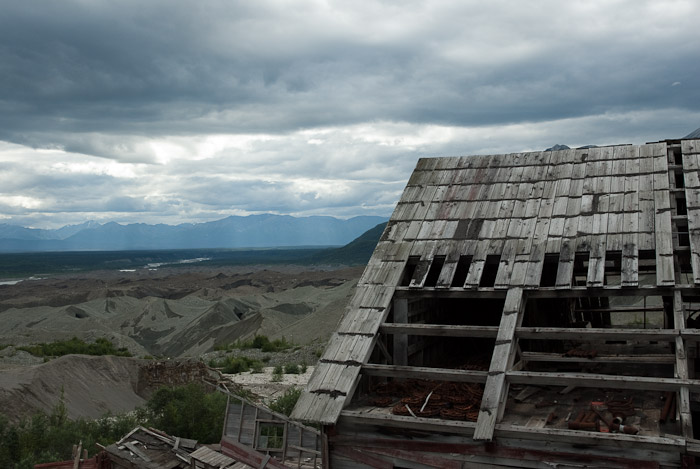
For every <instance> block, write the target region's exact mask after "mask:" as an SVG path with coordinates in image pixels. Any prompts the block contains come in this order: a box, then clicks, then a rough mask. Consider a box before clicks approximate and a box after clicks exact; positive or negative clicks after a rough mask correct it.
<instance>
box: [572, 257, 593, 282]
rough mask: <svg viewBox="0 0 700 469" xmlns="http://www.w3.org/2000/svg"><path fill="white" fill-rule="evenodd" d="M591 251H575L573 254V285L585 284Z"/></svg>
mask: <svg viewBox="0 0 700 469" xmlns="http://www.w3.org/2000/svg"><path fill="white" fill-rule="evenodd" d="M590 258H591V253H590V252H588V251H582V252H577V253H576V254H575V255H574V285H575V286H581V285H586V278H587V277H588V262H589V261H590Z"/></svg>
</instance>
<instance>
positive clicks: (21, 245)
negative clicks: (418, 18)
mask: <svg viewBox="0 0 700 469" xmlns="http://www.w3.org/2000/svg"><path fill="white" fill-rule="evenodd" d="M384 221H386V218H383V217H375V216H360V217H354V218H350V219H347V220H341V219H338V218H333V217H321V216H314V217H299V218H297V217H292V216H289V215H272V214H263V215H250V216H246V217H240V216H230V217H227V218H224V219H221V220H216V221H211V222H206V223H196V224H193V223H183V224H180V225H164V224H159V225H148V224H145V223H135V224H129V225H120V224H118V223H115V222H109V223H105V224H99V223H96V222H86V223H84V224H82V225H69V226H65V227H63V228H60V229H58V230H42V229H32V228H24V227H20V226H15V225H8V224H0V252H48V251H122V250H139V249H217V248H223V249H231V248H234V249H235V248H265V247H278V246H287V247H294V246H340V245H344V244H347V243H349V242H350V241H352V240H354V239H355V238H357V237H358V236H360V235H361V234H363V233H364V232H365V231H367V230H369V229H371V228H373V227H374V226H376V225H377V224H378V223H381V222H384Z"/></svg>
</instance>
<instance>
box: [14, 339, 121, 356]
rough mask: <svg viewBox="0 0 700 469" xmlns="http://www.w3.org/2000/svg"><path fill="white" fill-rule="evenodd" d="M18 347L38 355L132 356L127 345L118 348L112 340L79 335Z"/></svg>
mask: <svg viewBox="0 0 700 469" xmlns="http://www.w3.org/2000/svg"><path fill="white" fill-rule="evenodd" d="M18 348H19V349H20V350H24V351H25V352H29V353H31V354H32V355H34V356H37V357H61V356H63V355H68V354H71V353H78V354H82V355H116V356H119V357H130V356H131V353H129V351H128V350H127V349H126V347H120V348H116V347H115V346H114V344H113V343H112V342H110V341H109V340H107V339H105V338H102V337H101V338H99V339H97V340H95V342H93V343H87V342H85V341H83V340H80V339H78V338H77V337H73V338H72V339H70V340H57V341H55V342H51V343H49V344H46V343H41V344H37V345H28V346H22V347H18Z"/></svg>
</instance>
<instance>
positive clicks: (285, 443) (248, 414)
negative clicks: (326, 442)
mask: <svg viewBox="0 0 700 469" xmlns="http://www.w3.org/2000/svg"><path fill="white" fill-rule="evenodd" d="M218 390H219V391H221V392H225V393H226V394H227V395H228V402H227V404H226V417H225V419H224V429H223V434H222V436H221V452H222V453H223V454H225V455H227V456H230V457H232V458H235V459H236V460H238V461H242V462H244V463H246V464H249V465H250V466H252V467H269V468H297V469H302V468H304V469H309V468H311V469H313V468H317V467H320V466H321V441H322V440H321V437H320V432H319V431H318V430H316V429H315V428H311V427H307V426H305V425H302V424H300V423H299V422H294V421H291V420H290V419H289V418H288V417H287V416H285V415H281V414H278V413H276V412H273V411H271V410H270V409H267V408H265V407H263V406H260V405H256V404H254V403H252V402H250V401H247V400H245V399H243V398H241V397H239V396H236V395H233V394H230V393H229V392H228V391H225V390H222V389H221V388H218ZM265 426H267V427H277V428H280V429H282V434H281V435H278V438H277V437H276V439H275V444H272V445H271V444H267V443H263V442H262V438H263V437H264V435H263V433H264V432H263V431H262V430H263V427H265Z"/></svg>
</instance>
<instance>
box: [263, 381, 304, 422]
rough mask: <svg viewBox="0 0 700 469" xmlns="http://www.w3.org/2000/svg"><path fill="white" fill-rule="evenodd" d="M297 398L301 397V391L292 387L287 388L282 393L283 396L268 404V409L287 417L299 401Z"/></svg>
mask: <svg viewBox="0 0 700 469" xmlns="http://www.w3.org/2000/svg"><path fill="white" fill-rule="evenodd" d="M299 396H301V389H297V388H294V387H292V388H289V389H287V390H286V391H285V392H284V394H282V395H281V396H280V397H278V398H277V399H275V400H274V401H272V402H271V403H270V409H272V410H274V411H275V412H278V413H280V414H284V415H286V416H289V415H290V414H291V413H292V410H293V409H294V406H295V405H296V403H297V401H298V400H299Z"/></svg>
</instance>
